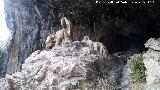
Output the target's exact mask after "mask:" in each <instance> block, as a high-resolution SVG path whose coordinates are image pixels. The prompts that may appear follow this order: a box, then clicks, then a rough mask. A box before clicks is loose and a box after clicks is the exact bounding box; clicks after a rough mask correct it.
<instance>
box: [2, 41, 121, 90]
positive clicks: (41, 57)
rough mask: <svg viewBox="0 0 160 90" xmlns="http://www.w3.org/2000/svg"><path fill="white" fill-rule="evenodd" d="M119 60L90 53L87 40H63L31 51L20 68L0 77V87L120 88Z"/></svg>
mask: <svg viewBox="0 0 160 90" xmlns="http://www.w3.org/2000/svg"><path fill="white" fill-rule="evenodd" d="M121 71H122V63H121V61H120V59H119V58H118V57H108V58H104V56H103V55H98V54H93V53H91V52H90V50H89V47H88V45H87V43H84V42H79V41H75V42H73V43H72V44H69V43H67V42H66V43H65V42H64V43H63V44H62V45H61V46H57V47H54V48H52V49H51V50H38V51H35V52H33V53H32V54H31V55H30V57H28V58H27V59H26V60H25V63H24V64H23V65H22V71H21V72H16V73H13V74H12V75H8V74H7V75H6V77H5V78H2V79H0V89H1V90H14V89H15V90H75V89H80V90H113V89H115V88H120V87H119V86H118V85H119V84H120V78H121Z"/></svg>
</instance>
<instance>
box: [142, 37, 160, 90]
mask: <svg viewBox="0 0 160 90" xmlns="http://www.w3.org/2000/svg"><path fill="white" fill-rule="evenodd" d="M159 40H160V39H154V38H151V39H149V40H148V42H147V43H146V44H145V46H146V48H150V49H149V50H148V51H147V52H145V53H144V54H143V58H144V60H143V61H144V64H145V67H146V81H147V84H158V83H159V82H160V51H157V50H160V46H159V44H160V43H159V42H160V41H159ZM159 88H160V87H159Z"/></svg>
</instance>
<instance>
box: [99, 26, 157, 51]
mask: <svg viewBox="0 0 160 90" xmlns="http://www.w3.org/2000/svg"><path fill="white" fill-rule="evenodd" d="M149 27H150V26H149ZM159 37H160V32H159V31H156V30H154V29H153V28H148V27H146V30H144V31H143V32H141V33H140V34H129V35H127V36H126V35H123V34H120V33H117V32H113V31H112V33H110V35H106V36H104V37H101V38H100V40H99V41H100V42H102V43H103V44H104V45H105V46H106V47H107V49H108V52H109V53H110V54H113V53H116V52H122V51H129V50H136V51H138V52H140V53H141V52H143V51H144V50H145V46H144V44H145V43H146V42H147V41H148V40H149V39H150V38H159Z"/></svg>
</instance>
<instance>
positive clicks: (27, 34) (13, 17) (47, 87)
mask: <svg viewBox="0 0 160 90" xmlns="http://www.w3.org/2000/svg"><path fill="white" fill-rule="evenodd" d="M97 1H99V2H98V3H96V2H97ZM108 1H110V0H4V3H5V19H6V24H7V27H8V28H9V30H10V32H11V37H9V39H8V41H7V44H6V51H5V52H6V53H4V55H3V57H1V58H0V59H1V61H0V76H2V77H4V78H2V79H0V89H1V90H63V89H65V90H76V89H80V90H110V89H111V90H114V89H126V90H128V89H129V90H130V89H131V90H139V89H135V87H137V86H134V85H133V87H134V88H133V89H132V86H131V88H130V86H129V85H132V84H131V83H130V75H129V74H130V73H131V72H132V71H130V70H129V68H128V67H127V64H128V59H129V58H130V57H131V56H133V55H134V54H140V53H141V54H142V55H143V59H144V60H143V63H144V65H145V68H146V71H144V72H145V75H146V82H144V83H143V84H142V87H141V86H139V87H141V89H142V88H144V90H151V89H152V88H153V89H152V90H156V88H158V86H159V84H158V83H159V77H160V75H159V72H157V73H155V72H156V71H159V56H158V55H159V50H160V48H159V47H160V46H159V45H160V44H159V39H158V38H160V17H159V16H160V12H159V10H160V6H159V5H158V4H156V1H155V4H133V3H131V2H132V1H131V0H127V1H128V3H127V4H108V3H106V2H108ZM113 1H114V2H115V1H116V0H113ZM138 1H141V0H138ZM63 17H66V18H67V19H69V21H71V23H72V24H73V27H74V29H75V32H74V33H75V34H74V37H75V40H74V42H73V45H70V44H67V43H63V44H62V45H60V46H57V47H53V48H52V49H50V50H47V49H46V48H45V41H46V38H47V36H49V35H53V34H55V32H57V31H58V30H60V29H61V28H62V27H61V26H60V24H61V23H60V19H61V18H63ZM84 36H89V37H90V38H91V40H93V41H95V42H100V43H102V44H103V45H104V46H105V47H106V48H107V50H108V53H107V55H108V57H107V58H104V56H103V55H97V54H93V53H89V51H87V50H89V49H88V46H87V45H85V44H84V43H82V42H81V40H82V39H83V37H84ZM147 41H148V42H147ZM146 42H147V43H146ZM145 43H146V44H145ZM146 50H147V51H146ZM11 74H12V75H11ZM146 84H147V85H148V86H149V87H145V85H146ZM136 85H137V84H136ZM154 85H156V86H155V87H154ZM150 86H151V87H150ZM139 87H137V88H139Z"/></svg>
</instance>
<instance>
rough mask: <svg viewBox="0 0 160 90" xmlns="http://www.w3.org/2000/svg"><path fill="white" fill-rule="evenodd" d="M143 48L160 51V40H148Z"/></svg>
mask: <svg viewBox="0 0 160 90" xmlns="http://www.w3.org/2000/svg"><path fill="white" fill-rule="evenodd" d="M145 47H146V48H149V49H153V50H160V38H158V39H155V38H150V39H149V40H148V41H147V42H146V43H145Z"/></svg>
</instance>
